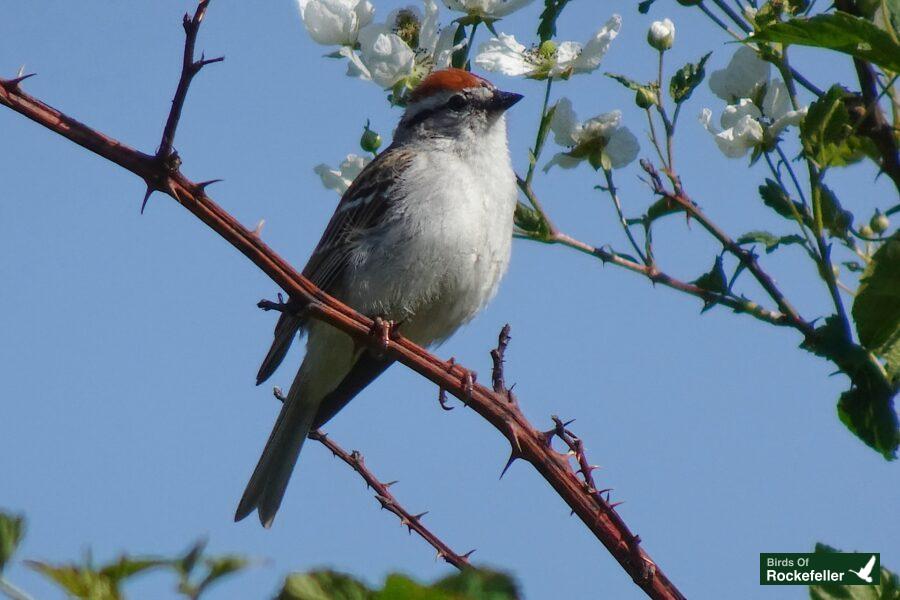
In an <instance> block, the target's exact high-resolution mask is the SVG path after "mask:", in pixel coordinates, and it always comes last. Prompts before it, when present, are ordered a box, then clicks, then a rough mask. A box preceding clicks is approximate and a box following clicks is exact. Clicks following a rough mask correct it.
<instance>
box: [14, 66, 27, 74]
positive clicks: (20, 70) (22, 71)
mask: <svg viewBox="0 0 900 600" xmlns="http://www.w3.org/2000/svg"><path fill="white" fill-rule="evenodd" d="M24 74H25V65H22V66H21V67H19V70H18V71H17V72H16V77H21V76H22V75H24Z"/></svg>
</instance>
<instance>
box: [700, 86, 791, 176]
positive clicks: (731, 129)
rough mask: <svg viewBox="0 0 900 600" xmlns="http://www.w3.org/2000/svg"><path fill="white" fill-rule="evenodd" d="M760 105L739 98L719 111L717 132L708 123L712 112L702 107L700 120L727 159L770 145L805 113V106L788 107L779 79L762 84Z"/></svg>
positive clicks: (785, 91)
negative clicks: (720, 112) (719, 128)
mask: <svg viewBox="0 0 900 600" xmlns="http://www.w3.org/2000/svg"><path fill="white" fill-rule="evenodd" d="M765 89H766V93H765V96H763V100H762V107H758V106H756V104H754V103H753V101H752V100H751V99H749V98H741V99H740V100H738V102H737V103H735V104H729V105H728V106H726V107H725V110H724V111H722V116H721V117H720V119H719V123H720V125H721V126H722V130H721V131H717V130H716V129H715V127H713V125H712V111H711V110H709V109H708V108H704V109H703V111H702V112H701V113H700V123H702V124H703V126H704V127H705V128H706V130H707V131H709V132H710V133H711V134H713V136H714V138H715V140H716V144H717V145H718V146H719V149H720V150H721V151H722V153H723V154H724V155H725V156H727V157H729V158H740V157H742V156H744V155H745V154H747V152H748V151H749V150H751V149H753V148H756V147H759V146H762V147H765V146H766V145H768V144H770V143H771V142H772V141H773V140H775V139H776V138H777V137H778V135H779V134H780V133H781V132H782V131H783V130H784V128H785V127H788V126H789V125H798V124H799V123H800V121H802V120H803V117H804V116H805V115H806V110H807V109H806V107H803V108H801V109H799V110H791V101H790V98H789V97H788V92H787V87H786V86H785V84H784V82H783V81H781V80H776V81H772V82H770V83H768V84H766V86H765Z"/></svg>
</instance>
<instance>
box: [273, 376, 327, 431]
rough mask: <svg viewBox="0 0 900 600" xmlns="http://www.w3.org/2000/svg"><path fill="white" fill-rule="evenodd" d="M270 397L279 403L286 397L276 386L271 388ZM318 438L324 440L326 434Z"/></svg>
mask: <svg viewBox="0 0 900 600" xmlns="http://www.w3.org/2000/svg"><path fill="white" fill-rule="evenodd" d="M272 395H273V396H275V399H276V400H279V401H281V402H284V401H285V400H287V396H285V395H284V392H283V391H282V390H281V388H280V387H278V386H277V385H276V386H275V387H274V388H272ZM320 436H321V439H322V440H324V439H325V437H326V436H327V434H325V433H322V434H320Z"/></svg>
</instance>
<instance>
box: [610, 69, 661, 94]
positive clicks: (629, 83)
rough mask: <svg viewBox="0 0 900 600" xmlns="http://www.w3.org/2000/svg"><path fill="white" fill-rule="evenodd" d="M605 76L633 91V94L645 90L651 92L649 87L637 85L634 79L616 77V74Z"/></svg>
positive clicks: (641, 84) (621, 76)
mask: <svg viewBox="0 0 900 600" xmlns="http://www.w3.org/2000/svg"><path fill="white" fill-rule="evenodd" d="M605 75H606V76H607V77H609V78H610V79H615V80H616V81H618V82H619V83H621V84H622V85H624V86H625V87H627V88H628V89H629V90H633V91H635V92H636V91H638V90H641V89H645V88H647V89H651V90H652V88H650V86H648V85H644V84H643V83H638V82H637V81H635V80H634V79H631V78H629V77H626V76H625V75H618V74H616V73H606V74H605Z"/></svg>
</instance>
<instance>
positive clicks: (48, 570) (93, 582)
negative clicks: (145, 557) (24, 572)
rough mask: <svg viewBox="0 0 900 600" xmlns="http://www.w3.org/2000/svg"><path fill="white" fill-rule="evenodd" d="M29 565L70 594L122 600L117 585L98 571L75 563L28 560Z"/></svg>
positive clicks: (86, 599)
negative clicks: (61, 563) (59, 563)
mask: <svg viewBox="0 0 900 600" xmlns="http://www.w3.org/2000/svg"><path fill="white" fill-rule="evenodd" d="M25 564H27V565H28V566H29V567H31V568H32V569H34V570H35V571H37V572H38V573H40V574H41V575H43V576H44V577H46V578H47V579H49V580H50V581H52V582H54V583H55V584H56V585H58V586H59V587H61V588H62V589H64V590H65V591H66V593H68V594H69V595H70V596H74V597H75V598H81V599H83V600H121V594H120V592H119V590H118V588H117V586H116V585H115V584H114V583H113V582H112V581H110V579H109V578H107V577H104V576H103V575H101V574H100V573H98V572H97V571H94V570H92V569H90V568H88V567H79V566H75V565H59V566H55V565H50V564H47V563H42V562H38V561H26V563H25Z"/></svg>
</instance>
